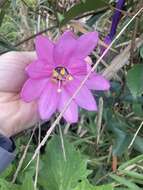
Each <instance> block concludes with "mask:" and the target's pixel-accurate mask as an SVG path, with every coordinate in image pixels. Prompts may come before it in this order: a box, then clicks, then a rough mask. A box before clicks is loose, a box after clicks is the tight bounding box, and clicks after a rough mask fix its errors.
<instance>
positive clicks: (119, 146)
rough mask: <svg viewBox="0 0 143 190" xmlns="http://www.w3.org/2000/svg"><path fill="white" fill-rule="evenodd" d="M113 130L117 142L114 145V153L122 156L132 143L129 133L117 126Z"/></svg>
mask: <svg viewBox="0 0 143 190" xmlns="http://www.w3.org/2000/svg"><path fill="white" fill-rule="evenodd" d="M112 131H113V133H114V134H115V136H116V139H115V144H114V146H113V154H114V155H117V156H121V155H122V154H123V152H124V151H125V150H126V149H127V147H128V145H129V143H130V137H129V136H128V134H127V133H125V132H124V131H122V130H120V129H118V128H116V127H114V129H113V130H112Z"/></svg>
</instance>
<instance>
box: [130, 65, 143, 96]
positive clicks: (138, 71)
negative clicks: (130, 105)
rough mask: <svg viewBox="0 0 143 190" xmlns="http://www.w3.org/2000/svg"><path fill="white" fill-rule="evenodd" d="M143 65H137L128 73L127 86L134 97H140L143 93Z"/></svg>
mask: <svg viewBox="0 0 143 190" xmlns="http://www.w3.org/2000/svg"><path fill="white" fill-rule="evenodd" d="M142 81H143V65H142V64H138V65H135V66H134V67H133V68H132V69H130V70H129V71H128V73H127V85H128V87H129V89H130V91H131V93H132V95H133V96H134V97H137V96H140V95H141V94H142V92H143V82H142Z"/></svg>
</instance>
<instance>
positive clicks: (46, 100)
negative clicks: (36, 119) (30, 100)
mask: <svg viewBox="0 0 143 190" xmlns="http://www.w3.org/2000/svg"><path fill="white" fill-rule="evenodd" d="M58 100H59V94H58V93H57V88H56V86H55V84H53V83H52V82H49V83H48V84H47V85H46V88H45V89H44V91H43V93H42V95H41V97H40V100H39V113H40V117H41V119H43V120H48V119H49V118H50V117H51V116H52V114H53V113H54V112H55V111H56V109H57V104H58Z"/></svg>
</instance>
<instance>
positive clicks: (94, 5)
mask: <svg viewBox="0 0 143 190" xmlns="http://www.w3.org/2000/svg"><path fill="white" fill-rule="evenodd" d="M107 3H108V2H105V1H103V0H100V1H99V0H85V1H84V2H81V3H79V4H76V5H75V6H73V7H72V8H71V9H70V10H69V11H67V12H66V13H65V14H64V20H63V21H62V22H61V24H66V23H67V22H68V21H70V20H71V19H74V18H75V17H77V16H79V15H81V14H83V13H86V12H89V11H95V10H99V9H102V8H104V7H105V6H107Z"/></svg>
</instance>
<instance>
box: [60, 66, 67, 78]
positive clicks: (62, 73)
mask: <svg viewBox="0 0 143 190" xmlns="http://www.w3.org/2000/svg"><path fill="white" fill-rule="evenodd" d="M65 72H66V71H65V69H64V68H62V69H61V71H60V74H61V75H63V76H64V75H65Z"/></svg>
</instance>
